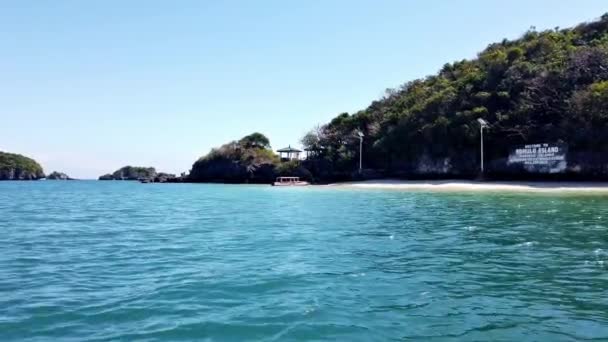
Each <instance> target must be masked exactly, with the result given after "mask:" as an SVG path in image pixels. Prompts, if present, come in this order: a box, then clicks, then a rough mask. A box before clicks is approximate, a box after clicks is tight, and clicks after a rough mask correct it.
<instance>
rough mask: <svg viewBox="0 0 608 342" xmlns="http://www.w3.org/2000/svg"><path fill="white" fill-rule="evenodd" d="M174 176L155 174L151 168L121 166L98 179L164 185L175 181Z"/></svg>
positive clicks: (163, 173)
mask: <svg viewBox="0 0 608 342" xmlns="http://www.w3.org/2000/svg"><path fill="white" fill-rule="evenodd" d="M175 178H176V177H175V175H174V174H171V173H165V172H156V169H155V168H153V167H141V166H123V167H121V168H120V169H118V170H116V171H114V172H113V173H108V174H105V175H103V176H100V177H99V180H103V181H108V180H127V181H137V180H138V181H145V182H151V183H165V182H167V181H169V180H173V179H175Z"/></svg>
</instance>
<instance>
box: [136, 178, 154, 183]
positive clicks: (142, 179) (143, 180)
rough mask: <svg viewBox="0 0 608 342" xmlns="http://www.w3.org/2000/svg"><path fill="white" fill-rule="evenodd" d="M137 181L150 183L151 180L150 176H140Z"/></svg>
mask: <svg viewBox="0 0 608 342" xmlns="http://www.w3.org/2000/svg"><path fill="white" fill-rule="evenodd" d="M139 182H140V183H152V180H151V179H150V178H140V179H139Z"/></svg>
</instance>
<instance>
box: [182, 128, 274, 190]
mask: <svg viewBox="0 0 608 342" xmlns="http://www.w3.org/2000/svg"><path fill="white" fill-rule="evenodd" d="M252 137H253V138H252ZM252 140H255V141H256V142H255V143H252ZM258 142H259V143H258ZM269 145H270V144H269V142H268V139H267V138H266V137H265V136H263V135H262V134H259V133H256V134H252V135H249V136H247V137H245V138H243V139H241V140H239V141H233V142H230V143H228V144H225V145H222V146H221V147H219V148H214V149H212V150H211V152H209V153H208V154H207V155H206V156H204V157H201V158H200V159H199V160H197V161H196V162H195V163H194V165H192V170H190V175H189V176H188V181H190V182H202V183H205V182H217V183H270V182H272V181H273V180H274V177H275V176H276V171H275V169H276V166H277V165H278V164H279V163H280V161H279V157H278V156H277V155H276V154H274V153H273V152H272V150H270V149H269V148H268V147H269Z"/></svg>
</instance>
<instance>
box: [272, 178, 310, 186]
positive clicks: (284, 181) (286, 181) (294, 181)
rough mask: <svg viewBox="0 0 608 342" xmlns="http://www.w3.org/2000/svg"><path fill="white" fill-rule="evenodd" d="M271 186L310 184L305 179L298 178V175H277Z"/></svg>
mask: <svg viewBox="0 0 608 342" xmlns="http://www.w3.org/2000/svg"><path fill="white" fill-rule="evenodd" d="M272 185H273V186H305V185H310V183H308V182H306V181H302V180H300V177H277V179H276V180H275V182H274V183H272Z"/></svg>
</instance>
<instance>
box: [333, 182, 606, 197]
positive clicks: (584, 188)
mask: <svg viewBox="0 0 608 342" xmlns="http://www.w3.org/2000/svg"><path fill="white" fill-rule="evenodd" d="M326 186H329V187H341V188H352V189H386V190H405V191H409V190H431V191H516V192H518V191H529V192H594V193H607V194H608V182H572V181H566V182H558V181H555V182H546V181H467V180H398V179H382V180H367V181H356V182H344V183H333V184H328V185H326Z"/></svg>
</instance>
